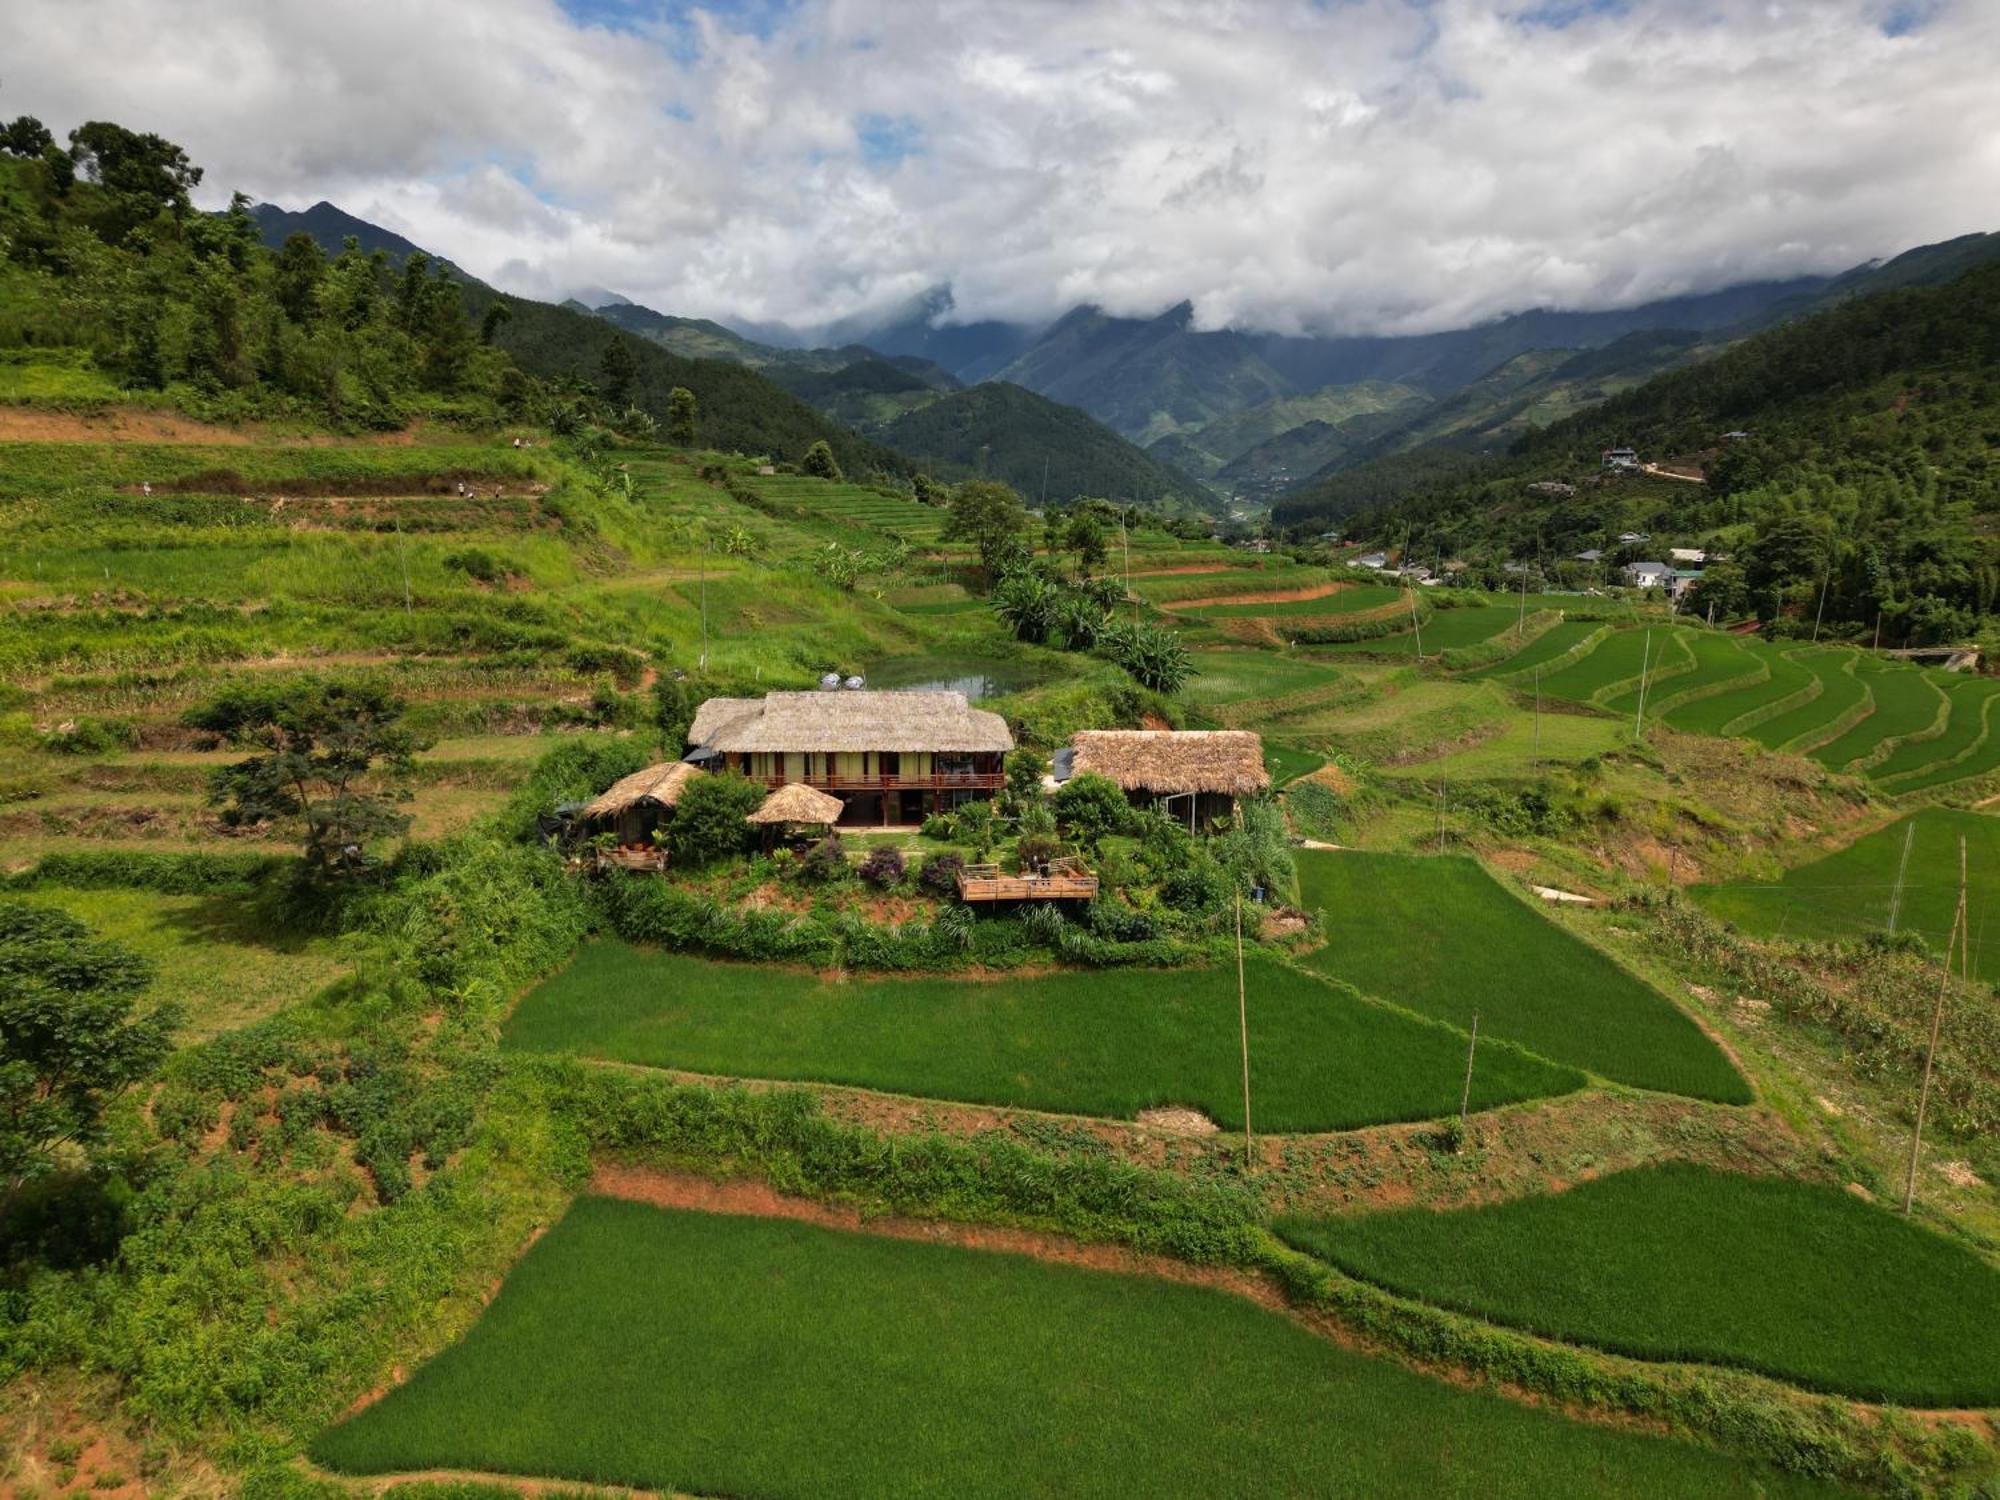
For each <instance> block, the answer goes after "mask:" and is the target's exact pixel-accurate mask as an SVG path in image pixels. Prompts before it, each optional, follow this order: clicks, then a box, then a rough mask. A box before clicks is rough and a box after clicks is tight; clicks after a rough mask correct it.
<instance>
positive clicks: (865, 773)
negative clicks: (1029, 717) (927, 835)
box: [688, 690, 1014, 825]
mask: <svg viewBox="0 0 2000 1500" xmlns="http://www.w3.org/2000/svg"><path fill="white" fill-rule="evenodd" d="M688 740H689V743H690V744H691V745H692V746H693V748H692V749H691V750H690V751H689V753H688V759H689V760H691V761H694V762H696V763H698V764H700V765H703V766H706V767H709V768H711V769H722V768H726V769H729V770H733V771H740V772H742V773H743V774H744V775H746V776H748V777H750V778H751V779H752V780H754V781H761V782H763V783H764V785H766V786H767V787H770V788H772V789H773V790H776V789H778V788H779V787H785V786H792V785H796V784H800V783H803V784H804V785H806V786H809V787H812V788H815V789H816V790H818V791H821V792H825V793H828V794H829V795H832V796H834V797H837V798H838V799H839V800H840V802H841V803H842V811H841V816H840V819H839V821H840V822H842V823H846V824H851V825H867V824H880V825H887V824H892V823H917V822H920V821H921V820H922V819H923V818H924V817H925V816H926V815H927V814H929V813H933V812H940V811H945V810H948V809H950V808H952V807H954V806H956V805H957V804H958V803H960V802H963V801H965V800H967V799H969V798H975V797H991V796H992V795H993V793H994V792H996V791H998V790H999V789H1000V788H1001V787H1002V786H1004V785H1005V784H1006V780H1007V777H1006V772H1005V770H1004V769H1003V766H1002V760H1003V757H1004V756H1005V755H1006V753H1007V752H1008V751H1009V750H1011V749H1013V748H1014V737H1013V735H1012V734H1010V733H1009V732H1008V730H1007V721H1006V720H1005V719H1003V718H1001V717H1000V715H998V714H995V713H988V712H986V711H985V710H983V709H977V708H973V707H971V706H970V705H969V704H968V703H967V702H966V699H965V695H964V694H963V693H933V692H870V691H862V690H854V691H837V692H817V693H767V694H765V695H764V696H763V697H762V698H711V699H709V700H708V701H707V702H706V703H704V704H702V705H701V707H700V709H698V710H697V711H696V713H695V716H694V723H693V724H692V725H691V726H689V729H688Z"/></svg>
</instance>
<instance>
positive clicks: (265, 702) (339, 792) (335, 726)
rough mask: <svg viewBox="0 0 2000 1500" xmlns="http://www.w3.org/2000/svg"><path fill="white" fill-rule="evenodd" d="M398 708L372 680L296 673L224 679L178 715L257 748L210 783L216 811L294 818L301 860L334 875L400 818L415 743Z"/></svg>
mask: <svg viewBox="0 0 2000 1500" xmlns="http://www.w3.org/2000/svg"><path fill="white" fill-rule="evenodd" d="M402 717H403V702H402V700H401V699H399V698H396V697H395V696H393V695H392V694H390V693H389V692H387V691H386V690H385V689H383V688H381V687H378V686H375V685H374V684H371V683H365V682H338V681H335V682H328V681H322V680H320V679H317V678H301V679H297V680H294V681H291V682H281V683H277V684H265V683H254V684H246V685H241V686H237V687H232V688H231V689H230V690H229V691H228V692H226V693H225V694H223V696H222V697H220V698H218V699H216V700H215V701H214V702H212V703H209V704H207V705H205V706H203V707H201V708H197V709H194V710H192V711H190V712H189V714H188V715H187V722H188V723H189V724H190V725H191V726H193V727H194V728H197V729H205V730H207V731H209V732H210V733H211V734H217V735H220V736H222V738H223V739H225V740H227V741H228V742H229V743H230V744H232V745H238V746H243V747H246V748H251V749H254V750H256V752H257V753H256V754H254V755H252V756H250V757H249V758H248V759H247V760H240V761H237V762H236V763H235V764H234V765H229V766H224V767H222V768H221V769H220V770H218V771H217V772H216V773H215V776H214V778H213V780H212V781H211V783H210V786H209V800H210V802H211V803H212V804H214V805H217V806H220V807H221V808H222V809H223V814H222V816H223V821H224V822H225V823H231V824H238V825H241V824H255V823H263V822H271V821H276V820H280V819H284V820H291V819H297V820H300V821H301V822H303V824H304V827H305V838H304V843H305V858H306V865H307V868H308V870H309V871H311V873H312V874H314V875H315V876H320V877H341V876H349V875H353V874H356V873H358V872H360V871H361V870H363V869H366V868H367V867H368V865H369V864H370V862H371V860H370V855H369V852H368V850H369V845H371V844H373V843H375V842H377V841H379V840H381V839H385V838H390V837H393V836H395V835H397V834H400V833H402V832H403V831H404V830H406V829H407V828H408V827H409V826H410V818H409V815H408V814H407V813H403V812H401V811H399V810H398V806H397V805H398V804H399V803H403V802H407V801H409V799H410V793H409V789H408V786H407V784H406V782H405V780H404V778H407V777H408V775H409V774H410V771H411V770H412V758H413V757H414V755H415V754H416V752H417V751H418V750H419V749H421V748H423V747H422V745H421V744H420V743H419V741H418V740H417V738H416V736H415V735H413V734H412V733H411V732H410V731H409V730H408V729H407V728H405V727H404V725H403V723H402Z"/></svg>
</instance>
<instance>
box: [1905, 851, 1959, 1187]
mask: <svg viewBox="0 0 2000 1500" xmlns="http://www.w3.org/2000/svg"><path fill="white" fill-rule="evenodd" d="M1964 937H1965V835H1964V834H1960V835H1959V838H1958V910H1957V911H1956V912H1954V913H1953V914H1952V919H1951V936H1950V937H1949V938H1947V939H1945V945H1944V972H1943V973H1941V974H1940V975H1938V992H1937V1004H1936V1006H1935V1007H1934V1008H1933V1009H1932V1011H1931V1040H1930V1045H1929V1046H1928V1047H1926V1048H1924V1081H1923V1083H1922V1084H1920V1085H1919V1086H1918V1089H1917V1123H1916V1128H1915V1129H1913V1130H1912V1131H1911V1132H1910V1169H1909V1171H1908V1172H1906V1173H1905V1174H1904V1176H1903V1216H1904V1217H1905V1218H1907V1217H1909V1213H1910V1208H1911V1206H1912V1205H1913V1204H1914V1203H1915V1202H1916V1198H1917V1163H1918V1162H1919V1161H1920V1160H1921V1159H1922V1157H1923V1154H1924V1115H1925V1113H1926V1112H1927V1111H1928V1110H1929V1108H1930V1102H1931V1068H1932V1066H1933V1065H1934V1064H1935V1063H1936V1062H1937V1044H1938V1033H1939V1032H1940V1031H1942V1030H1943V1029H1944V997H1945V991H1946V990H1947V989H1949V988H1950V986H1951V945H1952V944H1953V943H1954V942H1958V943H1961V944H1962V943H1963V942H1964ZM1963 951H1964V950H1963V948H1961V949H1960V953H1961V962H1963Z"/></svg>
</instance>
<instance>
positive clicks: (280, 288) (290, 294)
mask: <svg viewBox="0 0 2000 1500" xmlns="http://www.w3.org/2000/svg"><path fill="white" fill-rule="evenodd" d="M325 276H326V252H325V251H324V250H322V249H320V247H319V241H318V240H316V239H314V238H313V237H312V236H311V235H309V234H307V233H305V232H304V231H303V230H301V231H300V232H298V233H296V234H288V235H286V236H285V243H284V245H283V247H282V248H280V249H279V251H278V260H277V268H276V271H275V274H274V286H273V289H274V290H275V292H276V293H277V297H278V306H279V307H280V308H282V309H283V310H284V314H285V316H286V317H287V318H290V319H291V320H292V321H293V322H294V323H300V324H304V323H310V322H311V321H312V320H313V317H314V315H315V314H317V313H318V311H319V284H320V282H321V280H323V279H324V278H325Z"/></svg>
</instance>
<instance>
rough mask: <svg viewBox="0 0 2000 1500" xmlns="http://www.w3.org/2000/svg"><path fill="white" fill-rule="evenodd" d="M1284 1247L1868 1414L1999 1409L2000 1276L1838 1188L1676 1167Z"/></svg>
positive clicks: (1328, 1227)
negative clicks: (1867, 1409)
mask: <svg viewBox="0 0 2000 1500" xmlns="http://www.w3.org/2000/svg"><path fill="white" fill-rule="evenodd" d="M1279 1228H1280V1232H1281V1233H1283V1235H1284V1236H1285V1238H1287V1239H1288V1240H1290V1241H1292V1242H1293V1243H1294V1244H1297V1245H1299V1246H1300V1247H1301V1248H1303V1249H1306V1250H1310V1251H1312V1252H1313V1253H1314V1254H1317V1255H1322V1256H1325V1257H1326V1258H1327V1259H1328V1260H1330V1261H1332V1262H1333V1263H1334V1264H1336V1265H1338V1266H1340V1267H1341V1268H1342V1269H1343V1270H1346V1271H1350V1272H1352V1273H1354V1274H1355V1275H1358V1276H1364V1277H1366V1278H1368V1279H1369V1280H1370V1281H1374V1282H1378V1283H1380V1284H1381V1285H1383V1286H1387V1287H1390V1288H1392V1289H1393V1290H1396V1291H1401V1292H1406V1293H1409V1294H1411V1295H1413V1296H1419V1297H1423V1298H1426V1299H1428V1300H1430V1301H1435V1302H1440V1303H1443V1304H1445V1305H1446V1306H1448V1307H1455V1308H1460V1309H1462V1310H1464V1311H1467V1312H1475V1313H1479V1314H1481V1315H1483V1316H1486V1317H1490V1318H1495V1319H1498V1320H1499V1321H1501V1322H1505V1323H1511V1324H1514V1325H1515V1326H1517V1327H1522V1328H1527V1329H1531V1330H1533V1331H1534V1332H1537V1333H1542V1334H1547V1335H1549V1336H1551V1337H1554V1338H1563V1339H1572V1340H1577V1341H1581V1342H1583V1343H1588V1344H1596V1345H1599V1346H1601V1347H1604V1348H1608V1349H1615V1350H1618V1351H1620V1352H1622V1353H1626V1354H1634V1355H1638V1356H1640V1357H1641V1358H1645V1359H1692V1360H1700V1361H1703V1362H1704V1363H1708V1364H1724V1365H1741V1366H1744V1367H1747V1368H1750V1369H1755V1370H1762V1371H1764V1372H1766V1373H1768V1374H1772V1375H1776V1376H1778V1377H1780V1378H1782V1379H1785V1380H1790V1381H1793V1382H1796V1383H1798V1384H1801V1385H1806V1386H1811V1387H1814V1388H1816V1389H1820V1390H1828V1391H1836V1392H1839V1393H1841V1394H1843V1395H1849V1396H1856V1397H1859V1398H1861V1399H1863V1400H1868V1401H1892V1402H1897V1403H1900V1404H1903V1405H1911V1406H1990V1405H1992V1404H1994V1402H1995V1401H2000V1271H1995V1270H1994V1269H1993V1268H1992V1267H1991V1266H1989V1265H1987V1264H1986V1263H1985V1262H1984V1261H1983V1260H1981V1259H1980V1257H1979V1256H1977V1255H1976V1254H1974V1253H1972V1252H1971V1251H1969V1250H1967V1249H1966V1248H1965V1247H1964V1246H1962V1245H1958V1244H1954V1243H1953V1242H1951V1241H1950V1240H1947V1239H1944V1238H1943V1237H1941V1236H1939V1235H1936V1234H1933V1233H1931V1232H1930V1231H1928V1230H1925V1229H1921V1228H1917V1227H1915V1226H1913V1225H1911V1224H1910V1223H1909V1222H1908V1221H1906V1220H1904V1219H1901V1218H1898V1217H1896V1216H1895V1215H1893V1214H1891V1213H1890V1212H1888V1211H1887V1210H1886V1209H1883V1208H1879V1207H1876V1206H1874V1205H1872V1204H1867V1203H1863V1202H1861V1201H1860V1200H1859V1199H1857V1198H1856V1197H1854V1196H1853V1195H1852V1194H1851V1193H1844V1192H1841V1191H1840V1190H1839V1189H1837V1188H1833V1187H1825V1186H1821V1185H1818V1184H1814V1183H1804V1182H1791V1181H1785V1180H1781V1179H1774V1178H1754V1177H1740V1176H1736V1175H1734V1174H1731V1173H1722V1172H1712V1171H1706V1170H1703V1169H1701V1168H1697V1167H1688V1166H1663V1167H1650V1168H1644V1169H1641V1170H1639V1171H1635V1172H1621V1173H1619V1174H1617V1175H1615V1176H1612V1177H1606V1178H1602V1179H1600V1180H1598V1181H1596V1182H1586V1183H1582V1184H1579V1185H1578V1186H1576V1187H1574V1188H1572V1189H1570V1190H1569V1191H1568V1192H1565V1193H1559V1194H1556V1195H1555V1196H1553V1197H1534V1198H1517V1199H1514V1200H1513V1201H1511V1202H1508V1203H1500V1204H1493V1205H1490V1206H1486V1207H1481V1208H1473V1209H1464V1210H1460V1211H1458V1212H1456V1213H1435V1212H1426V1211H1424V1210H1414V1211H1404V1212H1397V1213H1378V1214H1364V1215H1356V1216H1350V1217H1346V1218H1339V1219H1319V1220H1310V1221H1307V1220H1285V1221H1282V1222H1281V1223H1280V1225H1279ZM1891 1288H1893V1292H1890V1291H1889V1289H1891ZM1885 1293H1886V1294H1885ZM1834 1309H1838V1311H1837V1313H1835V1312H1833V1311H1832V1310H1834Z"/></svg>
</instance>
